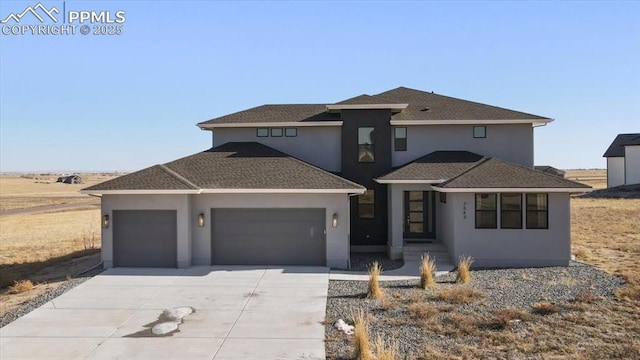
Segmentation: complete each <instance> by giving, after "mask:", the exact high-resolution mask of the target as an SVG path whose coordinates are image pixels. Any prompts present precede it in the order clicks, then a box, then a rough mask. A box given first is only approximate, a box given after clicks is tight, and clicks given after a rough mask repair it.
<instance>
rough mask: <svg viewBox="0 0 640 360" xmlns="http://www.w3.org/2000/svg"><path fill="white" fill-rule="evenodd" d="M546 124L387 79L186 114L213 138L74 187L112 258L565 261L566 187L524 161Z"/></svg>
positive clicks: (135, 261) (136, 262)
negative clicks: (332, 96)
mask: <svg viewBox="0 0 640 360" xmlns="http://www.w3.org/2000/svg"><path fill="white" fill-rule="evenodd" d="M551 121H552V119H549V118H545V117H541V116H536V115H531V114H527V113H523V112H518V111H513V110H508V109H504V108H499V107H495V106H489V105H484V104H480V103H475V102H471V101H466V100H461V99H456V98H451V97H447V96H442V95H438V94H434V93H432V92H424V91H419V90H413V89H408V88H404V87H400V88H397V89H393V90H390V91H387V92H383V93H381V94H377V95H373V96H371V95H361V96H357V97H354V98H351V99H348V100H345V101H341V102H338V103H334V104H289V105H262V106H258V107H255V108H251V109H248V110H244V111H240V112H237V113H233V114H230V115H226V116H222V117H219V118H215V119H212V120H209V121H205V122H202V123H199V124H197V125H198V127H200V129H202V130H206V131H210V132H211V136H212V139H213V146H212V148H211V149H209V150H206V151H203V152H201V153H198V154H195V155H191V156H188V157H185V158H182V159H178V160H175V161H172V162H169V163H166V164H162V165H155V166H152V167H150V168H147V169H143V170H140V171H138V172H135V173H131V174H128V175H125V176H122V177H119V178H116V179H113V180H110V181H106V182H104V183H101V184H98V185H95V186H91V187H88V188H86V189H84V190H83V192H84V193H88V194H94V195H100V196H102V225H103V231H102V258H103V261H104V264H105V266H106V267H110V266H156V267H167V266H169V267H176V266H177V267H186V266H190V265H196V264H207V265H208V264H278V265H286V264H301V265H326V266H331V267H338V268H346V267H348V266H349V258H350V253H351V252H352V251H386V252H387V253H388V254H389V256H390V257H391V258H394V259H398V258H402V256H403V249H404V247H405V246H406V244H416V243H417V244H420V243H430V244H441V245H442V247H443V248H445V249H446V250H447V251H448V253H449V256H450V258H451V259H452V260H455V259H456V258H457V257H458V256H460V255H463V254H465V255H470V256H472V257H473V258H474V259H475V264H476V265H477V266H481V267H503V266H515V267H524V266H565V265H567V264H568V262H569V259H570V256H571V254H570V251H571V239H570V211H569V194H570V193H572V192H583V191H585V189H586V188H587V186H585V185H582V184H579V183H576V182H572V181H568V180H565V179H563V178H561V177H558V176H554V175H550V174H546V173H543V172H541V171H538V170H535V169H534V149H533V147H534V145H533V144H534V142H533V136H534V135H533V133H534V129H535V127H537V126H541V125H546V124H548V123H549V122H551Z"/></svg>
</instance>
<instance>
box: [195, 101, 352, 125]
mask: <svg viewBox="0 0 640 360" xmlns="http://www.w3.org/2000/svg"><path fill="white" fill-rule="evenodd" d="M339 120H340V114H337V113H328V112H327V106H326V105H324V104H290V105H262V106H257V107H254V108H251V109H247V110H243V111H240V112H237V113H233V114H229V115H225V116H221V117H219V118H215V119H211V120H207V121H203V122H201V123H199V124H198V125H206V124H234V123H261V122H302V121H339Z"/></svg>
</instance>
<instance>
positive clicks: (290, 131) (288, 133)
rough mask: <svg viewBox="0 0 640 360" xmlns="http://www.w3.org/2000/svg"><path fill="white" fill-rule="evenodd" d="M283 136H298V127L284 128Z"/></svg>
mask: <svg viewBox="0 0 640 360" xmlns="http://www.w3.org/2000/svg"><path fill="white" fill-rule="evenodd" d="M284 136H286V137H294V136H298V129H296V128H286V129H284Z"/></svg>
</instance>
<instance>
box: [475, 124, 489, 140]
mask: <svg viewBox="0 0 640 360" xmlns="http://www.w3.org/2000/svg"><path fill="white" fill-rule="evenodd" d="M473 137H474V138H476V139H484V138H486V137H487V127H486V126H474V127H473Z"/></svg>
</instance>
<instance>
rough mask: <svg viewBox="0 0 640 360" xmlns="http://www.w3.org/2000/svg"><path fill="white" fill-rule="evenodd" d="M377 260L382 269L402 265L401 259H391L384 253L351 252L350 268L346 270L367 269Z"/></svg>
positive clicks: (391, 268)
mask: <svg viewBox="0 0 640 360" xmlns="http://www.w3.org/2000/svg"><path fill="white" fill-rule="evenodd" d="M374 261H377V262H378V264H380V266H382V269H383V270H394V269H399V268H401V267H402V265H404V261H402V260H391V259H389V257H388V256H387V254H385V253H351V268H350V269H349V270H348V271H367V270H369V266H370V265H371V263H373V262H374Z"/></svg>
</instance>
